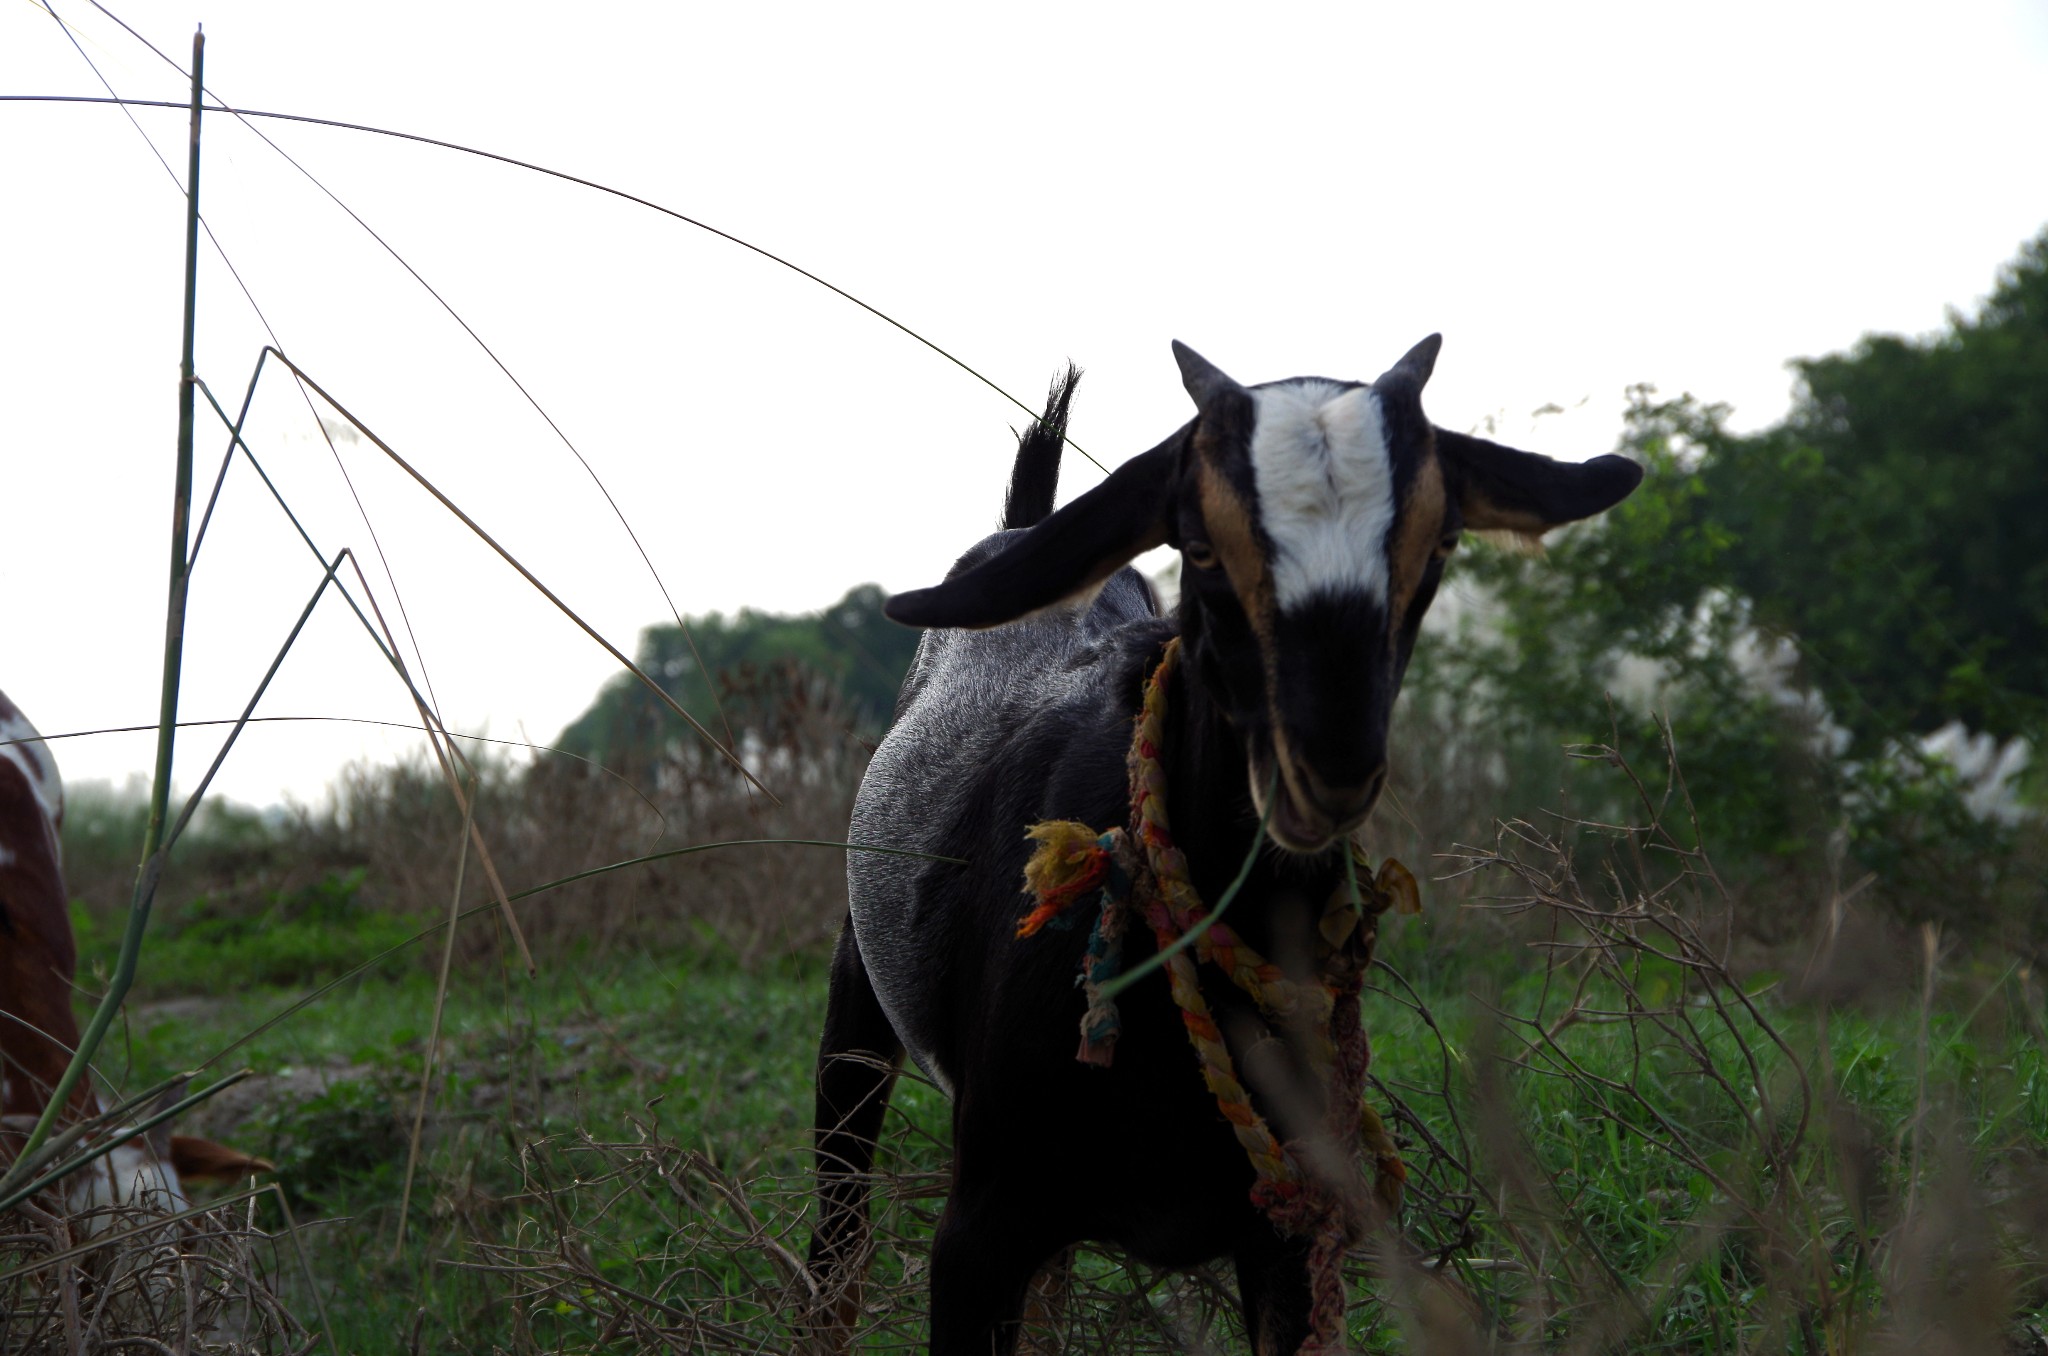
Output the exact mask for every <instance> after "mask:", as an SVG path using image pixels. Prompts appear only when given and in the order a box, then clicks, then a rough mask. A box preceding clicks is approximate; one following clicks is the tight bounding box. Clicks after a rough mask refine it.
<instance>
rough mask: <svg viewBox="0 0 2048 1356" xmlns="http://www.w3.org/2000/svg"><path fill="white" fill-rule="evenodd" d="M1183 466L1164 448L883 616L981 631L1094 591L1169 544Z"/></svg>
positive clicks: (888, 606) (1174, 444) (901, 597)
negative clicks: (1172, 509) (1176, 487)
mask: <svg viewBox="0 0 2048 1356" xmlns="http://www.w3.org/2000/svg"><path fill="white" fill-rule="evenodd" d="M1178 464H1179V440H1178V439H1177V438H1175V439H1170V440H1168V441H1167V442H1164V443H1161V444H1160V445H1159V446H1158V447H1155V448H1153V449H1152V450H1151V451H1150V452H1146V453H1143V454H1141V455H1139V456H1136V457H1133V458H1131V459H1130V460H1129V461H1127V462H1125V463H1124V464H1123V465H1122V466H1119V467H1117V468H1116V470H1115V471H1114V472H1112V473H1111V474H1110V477H1109V479H1108V480H1105V481H1103V482H1102V484H1100V485H1097V486H1096V487H1095V488H1094V489H1092V490H1090V491H1088V493H1086V494H1084V495H1082V496H1081V497H1080V498H1079V499H1076V500H1075V501H1074V502H1073V503H1071V504H1068V505H1067V506H1066V507H1065V508H1063V509H1060V510H1058V511H1057V512H1055V513H1054V514H1053V515H1052V516H1051V517H1049V518H1047V519H1045V520H1044V521H1043V522H1041V523H1039V524H1038V526H1036V527H1034V528H1032V529H1031V530H1030V531H1028V532H1026V533H1025V534H1024V535H1023V536H1021V537H1019V538H1017V539H1016V540H1015V541H1013V542H1011V543H1010V544H1009V545H1008V546H1006V547H1004V548H1003V549H1002V550H1001V551H999V552H997V553H996V554H995V555H993V556H991V557H990V558H989V559H987V560H984V561H983V562H981V564H979V565H976V566H974V567H973V568H972V569H970V570H967V571H965V572H964V573H962V574H959V575H956V576H955V577H953V578H951V579H948V580H947V581H946V582H945V583H943V584H940V585H937V586H936V587H933V588H928V589H912V590H911V591H910V592H908V593H899V594H897V595H896V596H895V597H893V598H891V599H890V600H889V601H888V602H887V603H885V604H883V606H882V611H883V612H884V613H886V614H887V615H888V616H889V617H891V618H892V619H894V620H896V621H899V622H902V623H904V624H905V625H907V626H961V627H969V628H973V629H980V628H982V627H988V626H1000V625H1002V624H1003V623H1004V622H1008V621H1015V620H1016V619H1017V618H1019V617H1022V616H1025V615H1027V614H1028V613H1032V612H1036V611H1038V609H1040V608H1042V607H1050V606H1052V605H1053V604H1054V603H1057V602H1060V601H1061V600H1062V599H1065V598H1070V597H1072V596H1073V595H1075V594H1077V593H1081V592H1083V591H1084V590H1087V589H1090V588H1093V587H1094V586H1095V585H1097V584H1100V583H1101V582H1102V581H1103V580H1105V579H1107V578H1109V576H1110V575H1112V574H1114V573H1116V571H1117V570H1119V569H1120V568H1122V567H1123V566H1124V565H1127V564H1129V563H1130V561H1131V558H1132V557H1134V556H1136V555H1137V554H1138V553H1140V552H1141V551H1148V550H1150V549H1151V548H1153V547H1155V546H1159V545H1163V544H1164V543H1165V541H1166V530H1167V513H1168V511H1169V509H1170V507H1171V504H1172V493H1173V477H1174V472H1175V468H1176V467H1177V465H1178Z"/></svg>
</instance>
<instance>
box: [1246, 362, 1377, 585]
mask: <svg viewBox="0 0 2048 1356" xmlns="http://www.w3.org/2000/svg"><path fill="white" fill-rule="evenodd" d="M1251 394H1252V398H1253V400H1254V401H1255V402H1256V409H1257V422H1256V423H1255V424H1254V425H1253V427H1252V448H1251V453H1252V474H1253V481H1254V484H1256V485H1257V487H1258V491H1259V518H1260V521H1261V524H1262V525H1263V526H1264V527H1265V529H1266V535H1267V536H1269V537H1271V538H1272V540H1273V593H1274V601H1275V603H1277V604H1278V605H1279V607H1280V610H1281V611H1283V612H1285V611H1289V610H1291V609H1293V608H1295V607H1298V606H1299V605H1301V604H1302V603H1304V602H1306V601H1307V600H1308V599H1309V598H1310V597H1312V596H1314V595H1316V594H1328V593H1363V594H1364V595H1365V596H1366V597H1368V598H1371V599H1372V600H1373V601H1375V602H1377V603H1379V604H1380V605H1381V606H1385V605H1386V602H1387V533H1388V531H1389V530H1390V529H1391V528H1392V527H1393V525H1394V467H1393V461H1392V459H1391V457H1390V456H1389V455H1388V451H1387V438H1386V427H1385V425H1384V423H1383V422H1382V421H1381V419H1380V405H1379V398H1378V397H1377V396H1375V395H1374V394H1373V393H1372V390H1371V389H1370V388H1368V387H1364V386H1353V387H1343V386H1339V385H1337V384H1336V383H1334V382H1324V381H1297V382H1288V383H1286V384H1285V385H1280V386H1266V387H1260V388H1258V389H1255V390H1254V391H1252V393H1251Z"/></svg>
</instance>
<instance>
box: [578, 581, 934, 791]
mask: <svg viewBox="0 0 2048 1356" xmlns="http://www.w3.org/2000/svg"><path fill="white" fill-rule="evenodd" d="M887 598H888V594H887V593H886V592H885V591H884V590H883V589H882V587H881V586H880V585H878V584H862V585H859V586H858V587H856V588H853V589H850V590H848V592H847V594H846V596H845V597H843V598H841V599H840V600H839V601H838V602H836V603H834V604H832V606H830V607H828V608H825V609H823V610H822V611H818V612H809V613H802V614H798V615H795V616H790V615H786V614H780V613H770V612H758V611H755V610H754V609H752V608H743V609H741V610H740V611H739V612H738V613H737V614H735V615H733V616H729V617H728V616H726V615H724V614H722V613H712V614H711V615H709V616H705V617H696V618H692V619H690V622H689V630H688V633H687V634H685V633H684V631H683V630H682V629H681V628H679V627H675V626H650V627H648V628H647V629H646V630H645V631H643V632H642V633H641V635H640V648H639V653H638V655H636V656H635V658H636V659H637V661H638V662H639V664H640V667H641V668H642V669H644V670H645V671H646V672H647V673H648V674H649V676H651V677H653V678H654V679H655V681H657V682H659V683H660V684H661V685H662V687H663V689H664V690H665V691H667V692H668V693H669V694H670V695H671V696H673V697H674V698H675V699H676V701H677V702H678V704H680V705H681V706H682V708H683V709H684V710H686V711H688V712H689V713H690V714H691V715H692V716H695V717H696V718H697V719H698V720H699V721H701V722H702V723H703V724H704V726H705V728H706V729H709V730H712V731H715V732H718V733H719V734H720V736H721V737H723V733H724V726H725V725H726V724H727V723H730V724H731V725H732V726H733V728H734V729H735V730H736V731H742V730H749V729H751V730H754V731H755V732H757V733H758V732H760V731H762V730H763V729H764V728H767V727H770V726H773V725H775V724H776V723H777V721H778V720H779V718H780V714H779V710H778V708H779V706H780V705H781V704H782V703H784V702H786V701H787V700H788V699H790V697H791V694H792V692H793V691H795V690H796V689H798V688H800V687H801V686H802V684H803V683H804V681H805V680H806V679H823V680H825V681H828V682H830V683H832V684H834V685H836V687H837V688H838V692H839V695H840V697H841V698H842V699H843V700H844V702H845V704H846V713H847V717H848V723H849V725H850V726H851V727H852V728H853V729H854V730H855V731H856V732H857V733H861V734H865V735H867V736H873V735H875V734H877V733H879V731H880V730H881V729H882V728H883V727H884V726H885V725H887V723H888V720H889V717H890V714H891V712H892V711H893V710H894V707H895V702H896V690H897V689H898V688H899V687H901V686H902V685H903V675H904V674H905V673H907V672H908V671H909V668H910V661H911V658H912V656H913V655H915V654H916V652H917V638H918V633H917V632H916V631H913V630H911V629H910V628H908V627H905V626H898V625H897V624H896V623H894V622H892V621H890V620H889V619H888V618H886V617H884V616H883V615H882V603H883V602H884V601H885V600H886V599H887ZM688 735H689V732H688V730H687V728H686V727H685V726H684V725H683V723H682V722H681V721H680V720H678V719H676V716H675V714H674V713H673V712H672V711H670V710H669V709H668V707H667V706H666V705H665V704H663V703H662V702H661V701H660V700H658V699H657V698H656V697H655V696H654V695H653V694H652V693H650V692H649V691H647V689H646V688H645V687H644V686H643V685H642V684H641V683H640V681H639V680H638V679H636V678H634V677H633V676H632V675H631V674H620V675H619V676H617V677H615V678H613V679H612V680H611V681H610V682H608V683H607V684H606V685H605V687H604V690H603V691H602V692H600V693H599V694H598V696H597V700H596V701H594V702H593V703H592V704H591V706H590V709H589V710H587V711H585V712H584V713H583V714H582V715H581V716H578V717H577V718H576V719H575V721H573V722H572V723H571V724H570V725H569V727H568V728H567V729H565V730H564V731H563V732H562V736H561V739H560V741H559V743H560V745H561V746H562V747H563V748H566V749H568V750H569V751H570V752H572V753H578V754H581V755H583V756H584V757H586V758H596V759H599V760H600V761H604V762H608V763H612V764H614V765H617V764H619V763H621V762H622V761H626V760H630V759H631V758H633V757H634V756H635V755H636V754H639V753H644V752H646V751H648V750H652V749H656V748H659V747H661V746H663V745H665V744H666V743H668V742H670V741H672V740H675V739H678V738H685V737H688Z"/></svg>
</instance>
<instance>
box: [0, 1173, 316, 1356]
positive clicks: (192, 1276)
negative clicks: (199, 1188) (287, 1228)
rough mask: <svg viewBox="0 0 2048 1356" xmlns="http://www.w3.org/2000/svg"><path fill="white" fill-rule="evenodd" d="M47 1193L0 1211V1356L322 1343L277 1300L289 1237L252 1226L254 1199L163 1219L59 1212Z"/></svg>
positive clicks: (250, 1355) (223, 1350)
mask: <svg viewBox="0 0 2048 1356" xmlns="http://www.w3.org/2000/svg"><path fill="white" fill-rule="evenodd" d="M51 1195H52V1193H45V1197H44V1198H43V1199H42V1200H41V1203H30V1204H26V1205H22V1206H19V1207H17V1208H15V1209H14V1210H11V1211H9V1212H7V1213H6V1214H4V1215H0V1356H17V1354H18V1356H100V1353H114V1352H144V1353H149V1352H158V1353H171V1352H178V1353H188V1352H189V1353H198V1354H201V1356H213V1354H215V1353H218V1354H219V1356H228V1354H229V1353H233V1354H234V1356H245V1354H246V1356H257V1354H258V1353H272V1352H275V1353H290V1356H303V1353H305V1352H307V1351H310V1350H311V1349H312V1348H313V1346H314V1345H315V1343H316V1342H317V1341H318V1338H317V1336H315V1335H314V1334H312V1333H309V1332H308V1331H307V1330H306V1329H305V1328H304V1327H302V1326H301V1325H300V1323H299V1322H298V1320H297V1319H295V1318H294V1317H293V1315H292V1314H291V1312H290V1311H288V1310H287V1309H286V1307H285V1306H284V1304H283V1303H282V1302H281V1301H280V1299H279V1298H278V1276H277V1270H278V1268H279V1267H280V1266H284V1265H289V1264H290V1249H291V1243H290V1241H289V1240H286V1239H282V1238H279V1237H278V1236H275V1235H273V1234H271V1233H268V1232H267V1231H265V1230H264V1229H262V1228H260V1227H258V1225H257V1224H256V1223H255V1218H254V1210H253V1206H254V1198H253V1197H251V1198H249V1199H247V1200H245V1201H242V1202H238V1203H235V1204H230V1205H221V1206H217V1207H215V1208H213V1209H207V1210H198V1211H195V1212H193V1213H191V1214H189V1215H187V1216H185V1217H184V1218H182V1219H176V1220H167V1219H166V1218H165V1217H164V1214H163V1212H162V1211H161V1210H160V1209H156V1208H154V1207H145V1206H139V1205H134V1204H129V1205H121V1206H107V1207H102V1208H101V1209H98V1210H95V1211H92V1212H90V1213H86V1214H67V1213H65V1212H63V1211H62V1210H61V1209H60V1208H57V1207H56V1205H55V1202H54V1201H52V1200H51V1199H49V1198H50V1196H51Z"/></svg>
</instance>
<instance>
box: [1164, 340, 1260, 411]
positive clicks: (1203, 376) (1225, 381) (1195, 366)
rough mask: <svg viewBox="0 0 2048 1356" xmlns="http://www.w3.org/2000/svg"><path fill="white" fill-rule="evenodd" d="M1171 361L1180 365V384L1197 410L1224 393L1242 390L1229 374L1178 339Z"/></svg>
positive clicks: (1174, 343)
mask: <svg viewBox="0 0 2048 1356" xmlns="http://www.w3.org/2000/svg"><path fill="white" fill-rule="evenodd" d="M1173 360H1174V361H1175V362H1177V363H1179V364H1180V384H1181V385H1183V386H1185V387H1187V389H1188V395H1190V396H1191V397H1193V398H1194V402H1195V408H1197V409H1200V408H1202V407H1204V406H1206V405H1207V404H1208V403H1209V402H1210V401H1211V400H1213V399H1215V398H1216V397H1217V396H1219V395H1222V394H1223V393H1224V392H1225V391H1240V390H1243V389H1244V388H1243V387H1241V386H1239V385H1238V384H1237V383H1236V382H1235V381H1233V380H1231V378H1230V374H1229V373H1227V372H1225V371H1224V370H1223V369H1222V368H1220V367H1218V366H1216V364H1214V363H1212V362H1210V361H1209V360H1208V359H1207V358H1204V357H1203V356H1202V355H1201V354H1199V353H1197V352H1195V351H1194V350H1193V349H1191V348H1189V347H1188V346H1187V345H1186V344H1183V343H1182V342H1181V341H1180V340H1178V339H1176V340H1174V341H1173Z"/></svg>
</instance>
